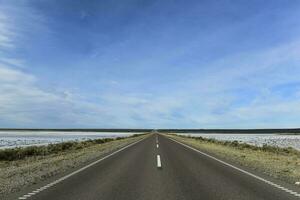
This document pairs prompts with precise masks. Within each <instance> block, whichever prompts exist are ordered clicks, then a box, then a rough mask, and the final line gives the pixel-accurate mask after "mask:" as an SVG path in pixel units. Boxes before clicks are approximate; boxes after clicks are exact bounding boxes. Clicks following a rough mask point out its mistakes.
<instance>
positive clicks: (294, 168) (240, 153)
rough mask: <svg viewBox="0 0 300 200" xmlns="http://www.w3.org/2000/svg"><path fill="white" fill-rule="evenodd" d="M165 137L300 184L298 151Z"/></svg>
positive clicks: (181, 137)
mask: <svg viewBox="0 0 300 200" xmlns="http://www.w3.org/2000/svg"><path fill="white" fill-rule="evenodd" d="M168 137H171V138H173V139H175V140H178V141H180V142H182V143H185V144H187V145H190V146H192V147H194V148H196V149H199V150H202V151H205V152H208V153H212V154H213V155H216V156H218V157H220V158H222V159H224V160H228V161H230V162H232V163H236V164H238V165H240V166H245V167H248V168H250V169H253V170H255V171H258V172H261V173H264V174H266V175H268V176H271V177H273V178H275V179H278V180H281V181H284V182H286V183H291V184H295V183H296V182H299V181H300V152H299V151H297V150H294V149H291V150H289V149H287V151H285V149H278V148H259V147H251V146H250V145H245V144H239V143H236V142H231V143H225V142H219V141H216V140H207V139H203V138H202V139H199V138H197V139H196V138H191V137H187V136H178V135H174V134H170V135H168Z"/></svg>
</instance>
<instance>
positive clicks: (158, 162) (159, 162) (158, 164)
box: [156, 155, 161, 168]
mask: <svg viewBox="0 0 300 200" xmlns="http://www.w3.org/2000/svg"><path fill="white" fill-rule="evenodd" d="M156 158H157V167H158V168H161V160H160V155H157V156H156Z"/></svg>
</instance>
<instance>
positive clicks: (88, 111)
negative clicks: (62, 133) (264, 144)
mask: <svg viewBox="0 0 300 200" xmlns="http://www.w3.org/2000/svg"><path fill="white" fill-rule="evenodd" d="M299 19H300V2H299V1H297V0H294V1H290V0H288V1H281V0H280V1H279V0H272V1H261V0H253V1H243V0H235V1H230V0H225V1H217V0H215V1H212V0H206V1H205V0H200V1H199V0H192V1H188V2H187V1H179V0H165V1H155V0H154V1H153V0H152V1H141V0H140V1H138V0H123V1H114V0H107V1H100V0H99V1H83V0H82V1H79V0H51V1H50V0H49V1H47V0H44V1H38V0H23V1H19V0H0V127H25V128H28V127H34V128H70V127H75V128H80V127H81V128H110V127H112V128H121V127H122V128H281V127H282V128H287V127H300V121H299V119H300V20H299Z"/></svg>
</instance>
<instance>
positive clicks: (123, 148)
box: [18, 138, 145, 199]
mask: <svg viewBox="0 0 300 200" xmlns="http://www.w3.org/2000/svg"><path fill="white" fill-rule="evenodd" d="M144 139H145V138H143V139H140V140H138V141H136V142H133V143H131V144H129V145H127V146H125V147H122V148H121V149H119V150H116V151H114V152H112V153H111V154H109V155H107V156H104V157H103V158H100V159H99V160H96V161H94V162H92V163H90V164H88V165H86V166H84V167H82V168H80V169H78V170H76V171H74V172H72V173H70V174H68V175H66V176H64V177H61V178H59V179H57V180H56V181H53V182H52V183H49V184H47V185H45V186H43V187H41V188H38V189H36V190H34V191H32V192H29V193H27V194H25V195H23V196H21V197H19V198H18V199H29V198H30V197H31V196H33V195H36V194H38V193H39V192H42V191H43V190H46V189H48V188H49V187H52V186H54V185H55V184H57V183H60V182H62V181H64V180H65V179H67V178H69V177H71V176H74V175H75V174H78V173H80V172H82V171H83V170H85V169H87V168H89V167H91V166H93V165H95V164H97V163H99V162H101V161H102V160H105V159H106V158H109V157H111V156H113V155H115V154H117V153H118V152H120V151H123V150H125V149H127V148H128V147H130V146H133V145H135V144H136V143H138V142H140V141H142V140H144Z"/></svg>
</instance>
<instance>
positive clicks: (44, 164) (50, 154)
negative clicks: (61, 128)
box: [0, 134, 146, 199]
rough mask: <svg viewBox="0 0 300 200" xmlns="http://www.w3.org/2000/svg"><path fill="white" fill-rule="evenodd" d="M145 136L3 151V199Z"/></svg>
mask: <svg viewBox="0 0 300 200" xmlns="http://www.w3.org/2000/svg"><path fill="white" fill-rule="evenodd" d="M144 137H146V135H145V134H136V135H133V136H130V137H122V138H121V137H119V138H114V139H112V138H106V139H96V140H88V141H82V142H64V143H59V144H52V145H47V146H35V147H26V148H15V149H7V150H1V156H2V157H1V159H2V160H0V199H7V195H9V194H13V193H14V192H17V191H19V190H20V189H21V188H23V187H26V186H28V185H32V184H37V183H38V182H40V181H43V180H46V179H48V178H50V177H53V176H55V175H58V174H60V173H63V172H66V171H68V170H70V171H72V170H73V169H74V168H76V167H78V166H82V165H85V164H86V163H88V162H91V161H93V160H95V159H99V158H101V157H103V156H104V155H107V154H108V153H111V152H112V151H115V150H117V149H120V148H122V147H124V146H126V145H128V144H130V143H133V142H136V141H138V140H139V139H142V138H144Z"/></svg>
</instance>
